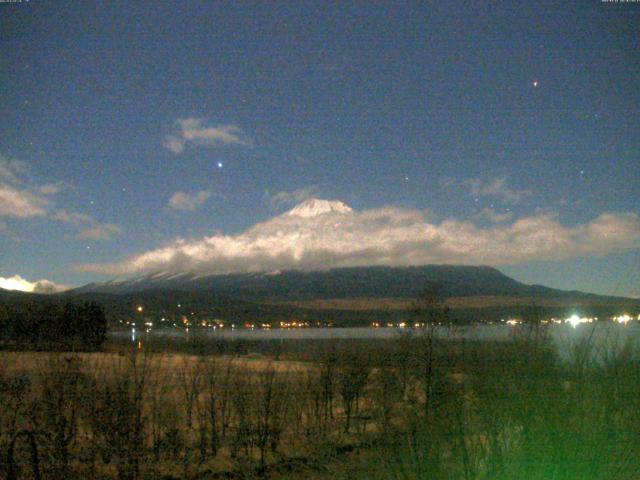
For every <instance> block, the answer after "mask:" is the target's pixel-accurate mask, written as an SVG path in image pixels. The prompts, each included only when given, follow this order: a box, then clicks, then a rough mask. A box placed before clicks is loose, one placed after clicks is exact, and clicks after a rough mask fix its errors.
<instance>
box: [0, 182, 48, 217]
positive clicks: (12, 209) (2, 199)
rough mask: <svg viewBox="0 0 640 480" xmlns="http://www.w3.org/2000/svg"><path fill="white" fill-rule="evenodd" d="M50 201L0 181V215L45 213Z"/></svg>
mask: <svg viewBox="0 0 640 480" xmlns="http://www.w3.org/2000/svg"><path fill="white" fill-rule="evenodd" d="M49 205H50V202H49V200H47V199H46V198H44V197H42V196H39V195H37V194H36V193H34V192H32V191H30V190H28V189H21V188H15V187H13V186H11V185H8V184H5V185H3V184H1V183H0V216H6V217H16V218H29V217H36V216H41V215H44V214H46V213H47V208H48V207H49Z"/></svg>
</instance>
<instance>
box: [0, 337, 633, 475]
mask: <svg viewBox="0 0 640 480" xmlns="http://www.w3.org/2000/svg"><path fill="white" fill-rule="evenodd" d="M279 343H280V347H279V348H278V351H277V355H276V356H277V357H278V358H280V359H281V360H276V359H275V358H276V356H266V355H248V356H247V355H244V356H232V355H215V354H214V355H212V354H207V355H186V354H180V355H169V354H158V353H155V354H154V353H150V352H148V351H142V350H137V349H136V350H130V351H122V352H119V353H118V352H115V353H84V354H73V353H41V354H33V353H16V352H13V353H12V352H5V353H3V354H2V356H1V357H0V402H2V405H3V408H2V409H0V455H1V456H0V460H1V463H2V467H1V468H2V473H1V475H2V476H3V477H4V478H7V479H17V478H87V479H92V478H118V479H138V478H166V479H169V478H184V479H191V478H194V479H195V478H198V479H208V478H347V477H349V478H380V479H383V478H385V479H386V478H398V479H422V478H434V479H514V478H523V479H545V480H548V479H627V478H628V479H634V478H638V477H639V476H640V461H639V460H638V456H637V452H638V449H639V448H640V431H639V430H640V354H639V351H638V349H637V345H632V344H629V345H628V346H627V347H626V348H622V349H617V350H616V351H608V350H606V349H604V350H599V351H598V355H594V350H595V349H597V348H599V347H600V346H598V345H593V344H592V342H591V341H590V340H589V338H588V337H587V338H586V339H585V340H584V341H583V342H580V343H577V344H575V345H574V346H573V347H572V352H571V355H570V356H569V360H568V361H567V360H566V359H565V360H562V361H561V360H560V359H559V357H558V356H557V355H556V353H555V352H554V351H553V350H552V349H551V347H550V346H549V344H548V342H547V340H546V335H545V332H544V331H543V330H539V329H528V330H527V331H526V332H525V333H523V334H522V335H517V336H514V338H513V340H512V341H511V342H496V343H490V342H483V343H471V342H464V341H462V340H457V339H456V338H455V336H454V337H452V338H451V339H449V340H436V339H435V338H434V336H433V335H431V330H430V329H429V328H426V329H424V330H422V331H420V332H419V333H414V334H412V335H408V336H403V337H398V338H397V339H396V340H384V341H369V340H361V341H347V340H342V341H333V340H332V341H316V342H314V343H312V344H307V345H306V347H305V348H300V343H299V342H296V341H290V342H284V343H282V342H279ZM283 359H284V360H283ZM310 359H313V361H309V360H310Z"/></svg>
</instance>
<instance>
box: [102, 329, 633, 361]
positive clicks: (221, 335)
mask: <svg viewBox="0 0 640 480" xmlns="http://www.w3.org/2000/svg"><path fill="white" fill-rule="evenodd" d="M547 328H549V331H550V336H551V339H552V342H553V343H554V345H555V346H556V347H557V348H558V350H559V352H560V353H561V354H562V355H563V356H565V354H566V355H569V354H570V352H571V351H572V350H573V348H574V346H575V345H576V344H577V343H578V342H579V341H581V340H589V341H590V342H591V344H592V345H594V346H595V349H596V352H597V353H599V354H600V355H604V354H606V353H607V352H613V351H617V350H619V349H621V348H623V347H624V346H625V345H632V346H633V347H634V348H637V349H638V351H639V352H640V322H637V321H632V322H629V323H628V324H619V323H616V322H597V323H591V324H580V325H577V326H575V327H574V326H572V325H570V324H568V323H564V324H554V325H551V326H549V327H547ZM420 332H422V330H421V329H412V328H372V327H359V328H355V327H354V328H295V329H279V328H278V329H275V328H274V329H269V330H262V329H255V330H252V329H231V328H225V329H216V330H213V329H196V330H191V331H190V332H186V331H184V330H178V329H157V330H153V331H151V332H149V333H144V332H136V333H135V334H133V333H132V332H131V331H116V332H113V333H112V335H113V336H114V337H117V338H120V339H123V338H127V337H129V338H130V339H131V341H132V342H137V341H139V340H142V342H144V341H145V340H152V339H153V340H161V339H166V340H189V339H196V338H197V339H198V340H200V341H207V340H208V339H209V340H211V341H213V342H215V341H220V340H226V341H234V340H255V341H269V340H272V341H278V340H280V341H284V340H330V339H394V338H398V337H399V336H401V335H419V334H420ZM525 334H526V331H525V330H524V327H522V326H511V325H504V324H502V325H472V326H464V327H453V328H452V327H439V328H438V329H437V330H436V335H437V337H438V338H442V339H465V340H480V341H507V340H510V339H513V338H515V337H517V336H522V335H525Z"/></svg>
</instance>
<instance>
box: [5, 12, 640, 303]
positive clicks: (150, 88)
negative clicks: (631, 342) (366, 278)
mask: <svg viewBox="0 0 640 480" xmlns="http://www.w3.org/2000/svg"><path fill="white" fill-rule="evenodd" d="M639 26H640V4H637V5H636V4H629V5H615V4H609V3H601V2H600V1H599V0H585V1H580V2H544V1H536V2H531V1H526V2H519V1H515V2H491V3H489V2H449V1H447V2H409V3H404V2H402V3H401V2H397V3H394V4H393V5H386V4H383V3H377V4H374V3H372V2H356V3H351V2H340V3H336V4H331V3H328V2H325V3H322V2H307V3H305V2H289V3H287V2H278V3H275V2H274V3H273V4H267V3H264V2H256V3H255V4H252V3H249V2H229V3H223V2H51V1H46V2H45V1H39V0H32V1H30V2H26V1H23V2H21V3H2V4H0V28H1V30H0V32H1V34H0V37H1V38H2V40H3V42H2V51H1V57H0V59H1V63H0V82H1V83H0V108H1V112H2V122H0V139H1V140H0V156H1V157H0V161H2V162H3V163H0V277H12V276H13V275H16V274H17V275H21V276H22V277H24V278H26V279H28V280H31V281H34V280H37V279H40V278H47V279H50V280H52V281H54V282H57V283H62V284H72V285H77V284H81V283H84V282H86V281H89V280H95V279H102V278H108V277H109V275H106V274H105V271H104V270H101V269H100V268H93V267H91V268H79V267H78V265H85V264H92V265H94V267H95V265H96V264H112V263H114V262H121V263H120V265H122V262H123V261H125V262H126V261H128V260H127V259H131V258H136V256H137V255H139V254H141V253H142V252H146V251H156V250H155V249H158V248H160V247H164V246H168V245H174V243H173V242H174V241H175V239H176V238H178V237H180V238H184V239H185V242H187V243H189V242H191V241H194V242H195V241H198V240H200V239H202V238H203V237H205V236H206V237H211V236H216V235H218V236H223V235H227V236H228V238H235V239H236V240H238V239H239V238H241V235H242V234H243V232H245V231H246V230H247V229H248V228H250V227H252V226H253V225H255V224H256V223H258V222H264V221H268V220H269V219H270V218H272V217H274V216H276V215H278V214H280V213H282V212H283V211H285V210H288V209H289V208H291V207H292V206H293V205H294V204H295V203H297V201H298V200H300V201H301V200H304V199H305V198H306V197H308V196H314V197H319V198H326V199H333V200H341V201H343V202H345V203H346V204H348V205H349V206H351V207H352V208H353V209H354V210H355V211H356V212H362V211H368V210H371V209H379V208H381V207H385V206H389V205H393V206H395V207H396V208H397V209H399V210H400V211H401V212H405V211H413V209H418V210H420V211H424V210H428V212H429V213H424V212H423V214H424V216H425V219H426V220H425V222H427V223H429V224H430V225H437V226H439V227H442V225H443V223H444V224H446V222H448V221H452V222H457V224H464V223H465V222H471V223H472V224H473V225H475V226H476V228H478V229H481V230H482V232H485V233H486V232H487V231H488V230H487V229H491V228H497V229H499V232H500V233H501V234H504V241H505V242H510V241H511V240H510V238H512V237H511V236H512V235H513V231H512V230H511V229H512V228H513V225H514V224H515V223H517V222H518V221H519V220H521V219H525V221H526V219H532V218H539V217H540V216H543V217H544V218H547V219H553V222H555V223H554V225H556V226H557V227H558V228H561V229H562V230H563V232H564V233H566V231H570V232H573V233H572V234H571V235H570V236H571V237H572V241H573V242H580V240H578V239H576V237H578V236H580V235H582V233H581V232H583V230H581V229H586V230H584V231H585V232H586V231H590V232H592V235H596V234H594V233H593V231H594V229H596V230H598V228H600V227H598V225H600V224H599V223H598V222H597V221H596V219H598V218H599V217H600V216H602V215H603V214H605V215H613V216H614V217H612V218H613V220H612V221H611V222H609V223H607V227H606V228H607V229H613V230H614V231H613V232H608V231H607V232H604V230H602V228H601V229H600V230H598V232H601V233H602V232H604V233H602V235H604V237H603V238H595V237H594V238H592V239H591V240H590V242H589V245H587V246H584V245H581V246H580V245H579V246H578V247H575V246H574V245H573V244H566V245H565V244H563V245H562V247H561V248H560V250H561V252H560V253H557V254H556V253H551V254H550V253H549V251H548V250H544V251H545V252H546V253H540V252H539V251H537V250H536V251H535V252H533V253H531V254H530V255H529V254H523V255H522V256H521V257H518V258H515V259H514V256H513V255H510V256H507V258H505V259H504V261H503V260H502V259H501V258H500V257H499V256H498V255H496V254H491V255H488V256H486V257H485V256H484V254H475V256H470V257H465V256H464V255H462V256H461V257H460V260H459V261H460V262H463V263H464V262H467V261H468V262H470V263H485V262H484V261H483V260H484V259H485V258H486V259H488V260H489V261H488V263H492V264H494V265H496V266H498V268H500V269H501V270H502V271H504V272H505V273H507V274H510V275H513V276H515V277H516V278H518V279H519V280H523V281H526V282H537V283H544V284H547V285H551V286H557V287H561V288H571V289H573V288H576V289H585V290H590V291H596V292H603V293H611V292H613V291H616V293H620V294H630V295H640V287H638V284H639V283H640V274H638V273H637V272H638V267H637V265H638V261H639V260H638V254H637V252H638V245H639V238H640V234H639V231H638V221H637V214H638V213H640V212H639V208H638V205H639V204H640V203H639V200H640V195H639V194H638V185H639V184H640V174H639V173H638V172H639V168H638V167H639V166H640V111H639V110H640V88H638V87H639V85H640V45H639V43H640V40H639V39H640V36H639V33H640V32H639V31H638V30H639ZM181 120H183V123H179V122H180V121H181ZM177 122H178V123H177ZM171 139H173V140H174V143H173V147H172V148H168V146H169V147H171V144H170V143H171V142H170V140H171ZM3 165H4V167H3ZM2 172H5V173H4V176H3V173H2ZM3 187H4V194H3V193H2V192H3V190H2V188H3ZM43 187H44V188H43ZM47 187H48V188H47ZM178 192H179V195H178V196H177V197H175V195H176V193H178ZM3 195H4V197H3ZM172 198H173V200H172ZM3 202H4V203H3ZM607 218H609V220H611V218H610V217H607ZM622 219H623V220H624V221H622ZM364 221H368V220H363V222H364ZM594 221H595V222H596V223H595V226H594V223H593V222H594ZM590 225H591V227H590ZM286 228H289V226H287V227H286ZM291 228H293V227H291ZM603 228H604V227H603ZM589 229H590V230H589ZM620 229H625V231H624V232H623V237H624V238H622V239H616V240H614V241H612V243H607V238H609V237H607V235H610V234H616V230H620ZM447 232H448V233H446V234H445V233H442V232H440V231H439V233H438V235H453V237H455V236H456V235H458V234H455V233H451V232H450V231H449V230H447ZM562 234H563V233H562V232H560V233H559V235H562ZM585 235H586V233H585ZM242 238H244V237H242ZM412 239H413V237H411V238H409V237H408V239H407V241H411V240H412ZM453 240H455V238H452V239H451V241H453ZM447 241H449V238H447ZM243 245H244V244H243ZM216 248H218V249H220V248H223V247H220V246H217V247H216ZM224 248H227V247H224ZM228 248H231V247H228ZM488 248H493V249H496V248H498V249H499V246H498V247H496V246H495V245H493V246H491V247H488ZM572 250H575V251H574V252H572ZM394 251H395V250H394ZM216 258H218V257H216ZM225 258H226V257H225ZM295 258H298V257H295ZM375 258H377V259H378V260H374V261H373V263H389V264H405V263H406V258H409V257H403V260H401V261H400V260H398V261H396V260H394V259H395V258H396V257H393V256H388V255H386V254H385V255H382V256H380V257H375ZM410 258H417V257H410ZM429 258H433V259H434V261H438V259H442V261H447V262H448V261H458V260H457V259H456V258H453V260H452V257H451V255H449V254H447V255H442V256H437V255H434V256H433V257H429ZM380 259H382V260H380ZM385 259H387V260H385ZM341 261H342V260H341ZM258 263H259V262H258ZM348 263H349V261H346V263H345V264H348ZM153 265H154V268H155V267H158V268H161V267H162V265H161V264H159V263H154V264H153ZM173 265H174V266H175V262H174V264H173ZM293 265H294V266H295V264H293ZM336 265H339V264H336ZM630 265H631V266H632V268H629V266H630ZM284 266H285V267H289V266H291V264H290V263H286V262H285V264H284ZM80 270H81V271H80ZM125 270H127V269H126V268H120V269H119V271H118V273H120V271H122V272H123V273H129V272H125ZM134 270H135V269H132V270H131V272H130V273H131V274H135V273H138V272H139V271H140V269H138V270H135V271H134ZM214 270H215V269H214ZM227 270H228V268H227ZM616 289H617V290H616Z"/></svg>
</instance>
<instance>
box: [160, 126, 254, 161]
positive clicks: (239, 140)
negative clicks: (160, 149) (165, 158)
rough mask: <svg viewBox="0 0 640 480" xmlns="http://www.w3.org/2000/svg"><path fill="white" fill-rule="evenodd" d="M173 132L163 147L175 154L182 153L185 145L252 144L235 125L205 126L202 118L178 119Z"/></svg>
mask: <svg viewBox="0 0 640 480" xmlns="http://www.w3.org/2000/svg"><path fill="white" fill-rule="evenodd" d="M174 130H175V131H174V132H173V133H172V134H170V135H167V136H166V137H165V139H164V143H163V144H164V146H165V147H166V148H167V149H169V150H170V151H172V152H173V153H175V154H179V153H182V152H183V151H184V148H185V146H186V145H187V143H193V144H194V145H208V146H217V145H244V146H251V144H252V142H251V140H250V139H249V138H247V136H246V135H245V134H244V133H243V131H242V129H241V128H240V127H237V126H236V125H213V126H206V125H205V124H204V119H202V118H195V117H190V118H180V119H178V120H176V121H175V124H174Z"/></svg>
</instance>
